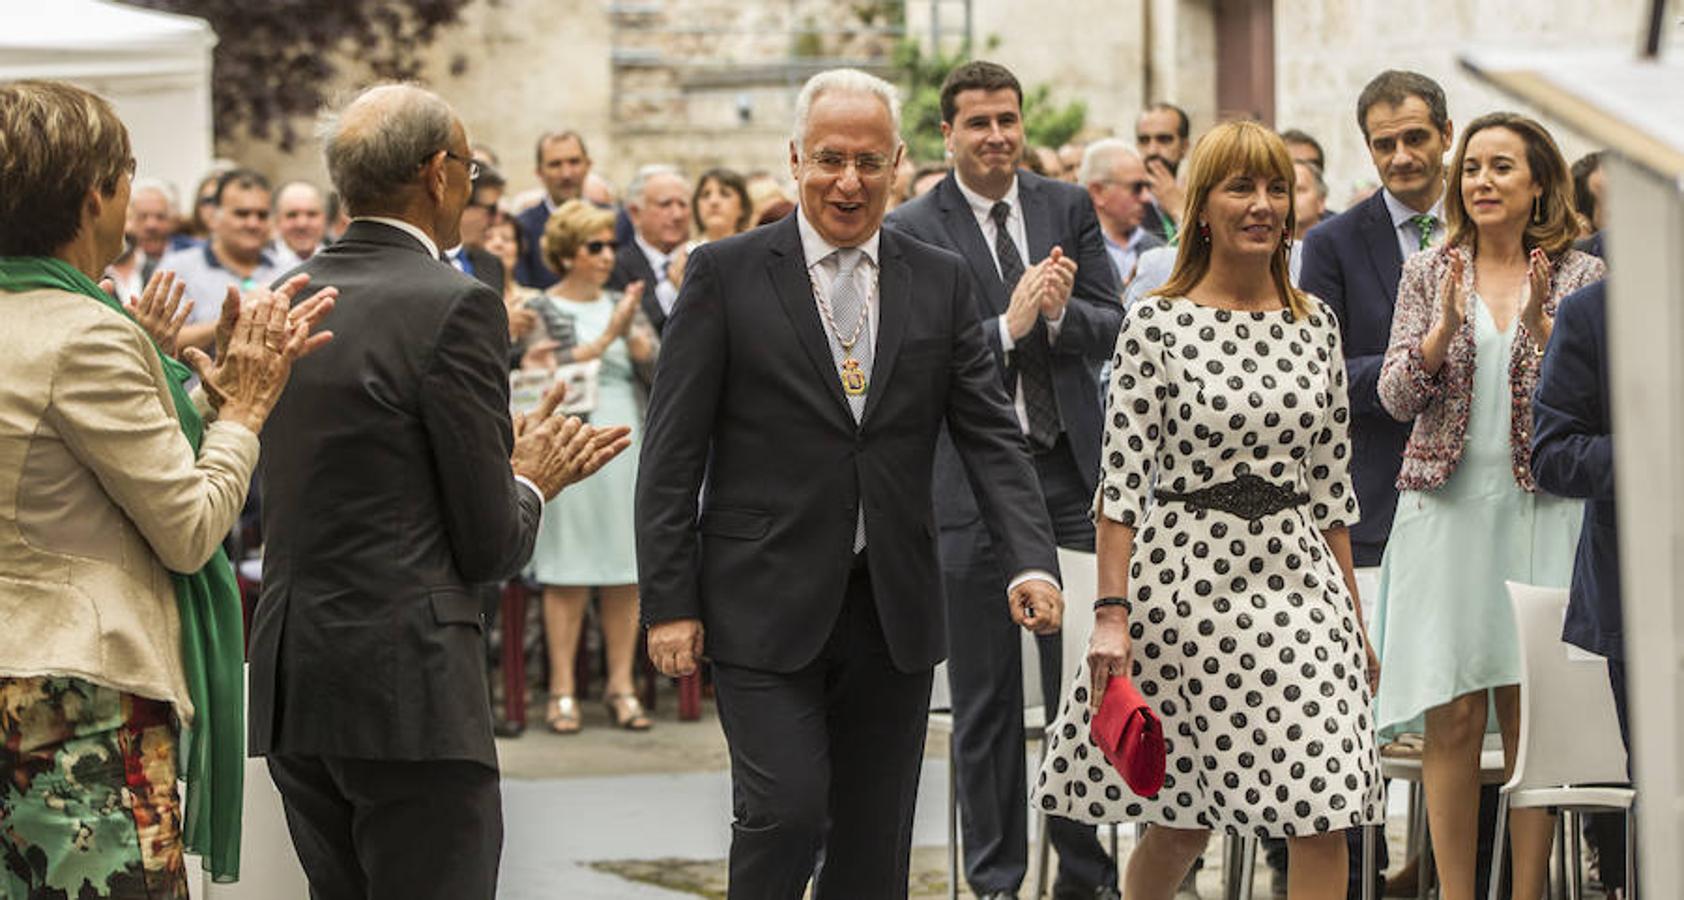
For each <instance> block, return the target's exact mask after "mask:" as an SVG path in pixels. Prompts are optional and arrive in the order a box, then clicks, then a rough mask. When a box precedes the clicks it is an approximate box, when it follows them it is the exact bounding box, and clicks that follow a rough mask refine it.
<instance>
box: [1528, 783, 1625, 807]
mask: <svg viewBox="0 0 1684 900" xmlns="http://www.w3.org/2000/svg"><path fill="white" fill-rule="evenodd" d="M1508 797H1509V808H1510V809H1528V808H1536V807H1541V806H1553V807H1557V808H1560V809H1575V810H1578V809H1594V810H1626V809H1630V808H1631V802H1632V800H1633V799H1634V798H1636V797H1637V792H1636V791H1634V790H1632V789H1631V788H1622V787H1558V788H1525V789H1523V790H1518V791H1510V792H1509V794H1508Z"/></svg>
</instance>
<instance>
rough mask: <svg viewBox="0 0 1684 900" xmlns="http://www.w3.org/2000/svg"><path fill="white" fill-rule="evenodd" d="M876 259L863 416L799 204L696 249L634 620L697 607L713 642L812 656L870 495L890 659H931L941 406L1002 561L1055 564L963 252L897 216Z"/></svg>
mask: <svg viewBox="0 0 1684 900" xmlns="http://www.w3.org/2000/svg"><path fill="white" fill-rule="evenodd" d="M879 258H880V260H881V270H880V273H879V287H878V292H879V297H880V300H879V304H880V319H881V322H880V324H879V327H878V333H877V346H876V353H875V357H874V362H873V367H872V376H871V382H872V387H871V393H870V396H869V399H868V400H867V403H866V407H865V413H864V416H863V418H862V420H861V422H860V423H859V424H858V425H856V424H855V422H854V418H853V416H852V414H851V413H850V412H849V410H848V406H847V402H846V399H845V398H844V397H843V394H842V388H841V384H840V381H839V379H838V378H837V374H836V366H835V363H834V361H833V359H832V357H831V351H830V346H829V343H828V342H827V338H826V335H825V330H824V328H825V326H824V325H823V324H822V323H821V321H820V318H819V312H818V309H817V307H816V306H815V304H814V301H813V292H812V287H811V284H810V281H809V279H808V273H807V265H806V260H805V258H804V257H803V254H802V249H801V238H800V233H799V230H798V227H797V224H796V221H795V220H794V218H793V217H791V218H790V219H787V220H785V221H783V222H780V223H778V224H776V225H771V226H767V227H765V228H758V229H755V230H753V231H750V232H748V233H746V234H741V235H738V236H736V237H731V238H727V239H725V240H722V241H714V242H711V243H708V244H706V245H703V246H702V247H701V248H699V249H697V250H696V251H695V253H694V254H693V255H692V256H691V257H690V263H689V268H688V273H687V274H686V276H685V279H684V288H683V291H682V295H681V297H680V298H679V301H678V304H677V306H676V307H674V314H673V317H672V321H671V322H670V324H669V326H668V328H667V331H666V335H665V336H664V338H663V340H662V344H661V356H660V360H659V363H658V364H657V369H656V374H655V388H654V394H653V397H652V398H651V400H650V404H649V416H648V420H647V422H646V423H645V425H644V432H643V450H642V456H641V458H640V460H639V463H638V466H639V468H638V484H637V525H638V531H637V560H638V566H637V568H638V573H639V581H640V587H641V590H642V605H643V616H644V619H645V620H646V621H648V622H663V621H668V620H672V619H681V618H690V617H700V618H701V619H702V621H703V623H704V626H705V633H706V645H707V648H706V649H707V653H708V655H709V656H711V657H712V658H713V659H715V660H718V661H721V662H725V663H729V664H732V665H738V666H744V667H750V668H755V669H761V670H766V671H775V672H791V671H795V670H797V669H799V668H801V667H802V666H804V665H806V664H807V663H809V662H811V661H812V660H813V659H814V658H815V657H816V656H817V654H818V652H819V650H820V649H821V648H822V646H823V645H824V643H825V640H826V639H827V638H828V637H829V634H830V631H831V625H832V623H834V622H835V620H836V617H837V614H838V612H839V611H840V609H841V607H842V599H843V592H844V588H845V587H846V585H847V582H848V573H849V567H850V565H851V563H852V560H853V555H854V554H853V542H854V525H855V516H856V514H857V511H858V510H859V509H860V508H861V506H862V505H863V507H864V509H865V531H866V553H867V555H868V556H869V558H870V574H871V586H872V590H873V594H874V595H875V598H876V603H877V610H878V614H879V617H880V618H881V620H882V623H883V634H884V637H885V639H886V640H887V643H888V646H889V650H890V653H891V655H892V657H893V660H894V664H895V665H896V667H898V668H899V669H901V670H903V671H906V672H916V671H923V670H927V669H929V668H930V667H932V666H934V665H935V664H936V663H937V662H938V661H939V660H940V659H941V658H942V657H943V656H944V655H945V652H946V638H945V635H946V622H945V607H946V605H945V604H944V603H943V602H942V593H941V590H942V588H941V579H940V577H939V573H938V567H937V564H936V547H935V522H934V518H933V511H932V509H931V492H930V467H931V459H932V457H933V455H934V453H935V443H936V434H937V432H938V431H939V430H940V428H941V426H942V424H943V423H946V425H947V426H948V429H949V431H950V432H951V434H952V436H953V443H954V444H956V445H957V446H958V448H959V452H960V454H961V455H962V456H963V457H964V459H965V462H966V464H967V466H968V467H969V469H970V471H971V472H972V474H973V476H974V478H975V481H976V484H977V489H978V496H979V497H980V498H981V500H982V504H983V508H984V511H985V518H986V520H987V521H988V523H989V526H990V528H991V529H992V531H993V535H994V538H995V546H996V548H997V550H998V552H999V554H1000V559H1001V565H1002V566H1003V567H1004V568H1005V569H1006V570H1007V571H1009V572H1017V571H1021V570H1024V569H1032V568H1039V569H1044V570H1046V571H1047V572H1051V573H1055V574H1056V572H1057V571H1058V570H1057V568H1056V567H1057V556H1056V553H1055V551H1054V548H1053V541H1052V528H1051V525H1050V523H1049V522H1048V519H1047V516H1046V511H1045V508H1044V506H1043V505H1042V503H1041V498H1040V494H1039V491H1038V490H1037V488H1036V485H1035V473H1034V470H1033V468H1031V466H1030V463H1029V458H1028V455H1027V453H1026V452H1025V449H1024V439H1023V436H1022V434H1021V432H1020V431H1019V429H1018V427H1017V423H1016V421H1015V420H1014V419H1013V417H1012V415H1011V412H1010V410H1009V409H1008V407H1007V401H1006V396H1005V391H1004V390H1003V389H1002V388H1001V386H1000V378H999V374H998V373H997V372H996V371H995V367H994V361H993V359H992V358H991V357H990V355H989V353H988V349H987V346H986V344H985V343H984V340H983V336H982V332H981V330H980V329H979V328H978V326H977V314H976V309H975V301H974V300H973V299H972V297H971V284H970V278H969V277H968V276H967V275H966V274H965V270H964V265H963V263H961V262H960V261H959V259H958V258H956V257H954V256H953V255H952V254H949V253H947V252H945V251H942V250H938V249H936V248H933V247H928V246H925V245H923V244H920V243H918V242H917V241H913V240H909V239H907V238H905V237H902V236H900V235H897V234H896V233H895V232H893V231H889V230H884V232H883V235H882V244H881V252H880V254H879ZM704 473H705V475H706V478H705V484H704ZM698 492H701V493H702V494H703V497H702V500H701V511H700V515H699V516H698V512H697V494H698ZM1001 602H1002V603H1003V602H1005V601H1004V598H1003V597H1002V600H1001Z"/></svg>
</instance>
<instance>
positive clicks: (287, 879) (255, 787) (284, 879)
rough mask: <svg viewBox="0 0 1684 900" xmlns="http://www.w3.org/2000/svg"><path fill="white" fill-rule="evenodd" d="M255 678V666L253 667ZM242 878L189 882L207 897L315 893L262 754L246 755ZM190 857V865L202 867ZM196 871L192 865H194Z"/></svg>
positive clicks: (283, 899)
mask: <svg viewBox="0 0 1684 900" xmlns="http://www.w3.org/2000/svg"><path fill="white" fill-rule="evenodd" d="M247 675H248V681H249V675H250V667H247ZM241 805H242V809H241V812H240V821H241V841H240V880H239V881H237V882H235V883H233V884H216V883H214V882H213V881H211V876H210V873H209V872H204V873H202V874H201V873H195V874H196V875H201V877H195V878H189V879H188V886H189V887H190V888H195V890H194V891H193V896H194V897H195V900H197V898H201V897H202V898H204V900H298V898H301V897H307V896H309V894H310V884H309V882H308V881H307V880H306V879H305V877H304V867H303V866H302V865H300V864H299V862H298V853H297V852H296V851H295V850H293V847H292V835H291V834H290V833H289V832H288V831H287V822H286V813H285V812H284V811H283V810H282V809H281V792H280V791H279V790H277V789H276V788H275V782H274V781H273V780H271V779H270V777H269V765H268V763H266V762H264V761H263V760H262V759H257V758H252V759H247V760H246V778H245V795H244V801H243V803H242V804H241ZM197 865H198V862H197V861H196V860H192V859H190V860H188V866H189V867H193V866H197ZM189 871H191V869H189Z"/></svg>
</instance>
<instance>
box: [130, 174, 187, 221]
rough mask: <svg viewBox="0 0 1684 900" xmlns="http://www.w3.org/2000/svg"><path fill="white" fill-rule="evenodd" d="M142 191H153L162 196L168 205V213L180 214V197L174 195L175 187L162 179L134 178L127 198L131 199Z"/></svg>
mask: <svg viewBox="0 0 1684 900" xmlns="http://www.w3.org/2000/svg"><path fill="white" fill-rule="evenodd" d="M143 191H155V192H157V193H159V194H162V195H163V197H164V201H165V202H167V203H168V204H169V205H170V212H173V213H176V214H180V212H181V195H180V194H178V193H176V190H175V185H173V184H170V183H169V182H167V181H165V180H164V179H162V178H147V177H142V178H136V179H135V180H134V184H133V185H131V186H130V187H129V196H131V197H133V196H134V195H136V194H139V193H141V192H143Z"/></svg>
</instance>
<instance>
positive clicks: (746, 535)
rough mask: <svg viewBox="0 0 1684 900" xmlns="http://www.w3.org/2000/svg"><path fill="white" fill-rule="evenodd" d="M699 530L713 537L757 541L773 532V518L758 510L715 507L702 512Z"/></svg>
mask: <svg viewBox="0 0 1684 900" xmlns="http://www.w3.org/2000/svg"><path fill="white" fill-rule="evenodd" d="M699 530H700V531H701V532H702V534H705V535H709V536H712V537H722V538H735V539H737V540H741V541H757V540H760V539H761V538H763V537H765V536H766V533H767V532H769V531H771V530H772V516H771V515H770V514H768V513H765V512H762V511H760V510H757V509H731V508H728V507H713V508H710V509H706V510H704V511H703V512H702V521H701V525H700V526H699Z"/></svg>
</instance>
